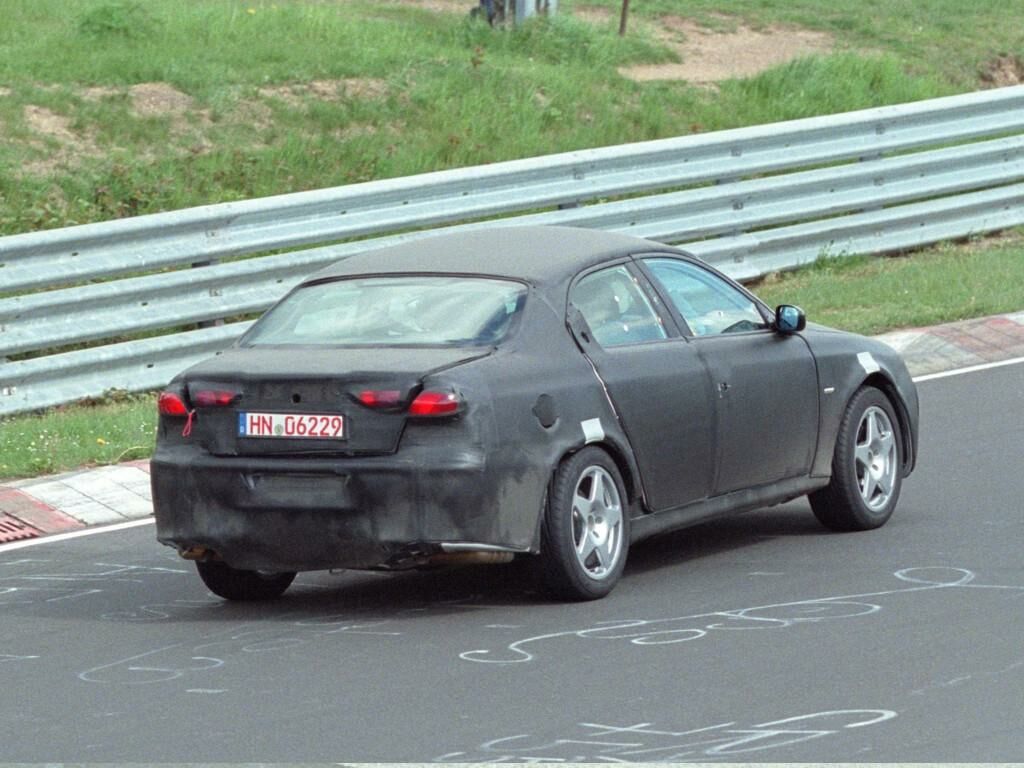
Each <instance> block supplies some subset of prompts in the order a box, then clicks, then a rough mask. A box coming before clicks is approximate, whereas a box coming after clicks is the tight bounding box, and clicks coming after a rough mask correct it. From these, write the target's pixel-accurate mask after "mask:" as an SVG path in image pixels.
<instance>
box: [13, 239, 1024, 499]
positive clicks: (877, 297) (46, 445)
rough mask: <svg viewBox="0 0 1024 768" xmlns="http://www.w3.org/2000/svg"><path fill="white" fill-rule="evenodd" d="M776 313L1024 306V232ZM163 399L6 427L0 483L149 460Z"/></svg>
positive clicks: (872, 269) (858, 320)
mask: <svg viewBox="0 0 1024 768" xmlns="http://www.w3.org/2000/svg"><path fill="white" fill-rule="evenodd" d="M752 287H753V289H754V291H755V293H757V294H758V295H759V296H760V297H761V298H762V299H764V300H765V301H766V302H768V303H769V304H770V305H772V306H774V305H776V304H781V303H791V304H797V305H799V306H801V307H803V308H804V310H805V311H806V312H807V315H808V317H809V318H810V319H811V320H812V321H814V322H818V323H823V324H825V325H831V326H833V327H836V328H842V329H844V330H849V331H854V332H857V333H865V334H877V333H881V332H883V331H887V330H892V329H895V328H906V327H914V326H926V325H932V324H936V323H944V322H951V321H954V320H963V319H967V318H971V317H981V316H985V315H990V314H997V313H1001V312H1011V311H1019V310H1021V309H1024V232H1020V231H1018V232H1014V233H1009V234H1004V235H1001V236H1000V237H999V238H989V239H985V240H979V241H975V242H972V243H968V244H966V245H944V246H940V247H937V248H932V249H929V250H926V251H919V252H915V253H912V254H908V255H906V256H899V257H869V256H865V257H852V258H832V259H822V260H820V261H818V262H816V263H815V264H813V265H811V266H809V267H805V268H804V269H800V270H795V271H793V272H786V273H783V274H776V275H771V276H769V277H767V278H765V279H763V280H761V281H759V282H758V283H756V284H754V285H753V286H752ZM155 431H156V398H155V396H154V395H152V394H144V395H133V396H129V397H127V398H121V399H120V400H119V401H114V402H104V403H101V404H98V405H70V406H64V407H61V408H56V409H53V410H50V411H48V412H46V413H45V414H43V415H24V416H16V417H11V418H8V419H4V420H0V480H3V479H10V478H15V477H29V476H34V475H40V474H48V473H53V472H60V471H65V470H70V469H74V468H76V467H80V466H88V465H97V464H111V463H116V462H118V461H126V460H128V459H137V458H144V457H146V456H149V455H150V454H151V453H152V451H153V445H154V435H155Z"/></svg>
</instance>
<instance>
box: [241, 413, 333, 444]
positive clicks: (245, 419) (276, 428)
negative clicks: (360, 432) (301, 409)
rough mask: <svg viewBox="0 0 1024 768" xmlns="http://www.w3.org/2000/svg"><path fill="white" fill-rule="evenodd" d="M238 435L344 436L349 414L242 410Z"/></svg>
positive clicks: (329, 437) (322, 437) (331, 438)
mask: <svg viewBox="0 0 1024 768" xmlns="http://www.w3.org/2000/svg"><path fill="white" fill-rule="evenodd" d="M238 436H239V437H290V438H296V437H301V438H307V439H309V438H312V439H326V440H343V439H344V438H345V418H344V417H343V416H340V415H338V414H336V413H335V414H317V413H252V412H241V413H239V414H238Z"/></svg>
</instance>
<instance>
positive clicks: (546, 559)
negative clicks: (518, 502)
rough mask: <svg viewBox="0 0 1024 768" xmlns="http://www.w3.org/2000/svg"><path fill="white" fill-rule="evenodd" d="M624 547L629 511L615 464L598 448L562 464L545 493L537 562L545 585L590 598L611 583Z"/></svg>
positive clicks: (559, 592)
mask: <svg viewBox="0 0 1024 768" xmlns="http://www.w3.org/2000/svg"><path fill="white" fill-rule="evenodd" d="M628 549H629V510H628V504H627V501H626V492H625V489H624V487H623V483H622V476H621V474H620V473H619V468H618V467H617V466H616V465H615V462H614V461H612V458H611V457H610V456H609V455H608V454H607V453H605V452H604V451H603V450H601V449H600V448H597V447H590V448H584V449H583V450H582V451H580V452H579V453H576V454H574V455H573V456H570V457H569V458H568V459H566V460H565V461H563V462H562V464H561V465H560V466H559V467H558V469H557V470H556V472H555V476H554V478H553V479H552V481H551V488H550V490H549V492H548V504H547V509H546V510H545V513H544V523H543V526H542V528H541V563H542V568H543V578H544V582H545V584H546V586H547V587H548V589H549V590H550V591H551V592H552V593H554V594H555V595H556V596H558V597H561V598H564V599H568V600H595V599H597V598H599V597H604V596H605V595H607V594H608V593H609V592H611V591H612V589H613V588H614V587H615V584H616V583H617V582H618V580H619V577H620V576H621V575H622V569H623V568H624V567H625V565H626V553H627V551H628Z"/></svg>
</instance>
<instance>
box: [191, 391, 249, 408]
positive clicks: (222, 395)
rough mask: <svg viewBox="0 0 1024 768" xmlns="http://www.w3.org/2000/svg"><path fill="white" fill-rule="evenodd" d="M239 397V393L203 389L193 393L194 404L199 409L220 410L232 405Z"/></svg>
mask: <svg viewBox="0 0 1024 768" xmlns="http://www.w3.org/2000/svg"><path fill="white" fill-rule="evenodd" d="M237 397H238V393H237V392H229V391H227V390H223V389H201V390H199V391H198V392H195V393H193V395H192V402H193V403H195V405H196V407H197V408H220V407H223V406H226V405H231V404H232V403H233V402H235V399H236V398H237Z"/></svg>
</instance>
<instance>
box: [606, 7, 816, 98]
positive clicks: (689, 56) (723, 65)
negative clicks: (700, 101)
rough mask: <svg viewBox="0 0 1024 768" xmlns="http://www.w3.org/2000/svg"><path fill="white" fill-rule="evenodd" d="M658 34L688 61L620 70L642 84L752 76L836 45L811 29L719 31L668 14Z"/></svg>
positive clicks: (662, 20) (694, 81) (780, 28)
mask: <svg viewBox="0 0 1024 768" xmlns="http://www.w3.org/2000/svg"><path fill="white" fill-rule="evenodd" d="M655 34H656V36H657V37H658V38H660V39H661V41H662V42H663V43H664V44H665V45H667V46H669V47H670V48H672V49H673V50H674V51H675V52H676V53H677V54H678V55H679V58H680V59H682V61H681V62H679V63H672V64H641V65H637V66H633V67H623V68H621V69H620V70H619V72H620V73H621V74H622V75H623V76H625V77H628V78H630V79H631V80H636V81H639V82H647V81H650V80H686V81H687V82H690V83H695V84H698V85H709V84H713V83H717V82H719V81H721V80H729V79H732V78H743V77H751V76H753V75H756V74H758V73H760V72H763V71H765V70H766V69H770V68H772V67H775V66H778V65H779V64H785V63H786V62H787V61H792V60H793V59H796V58H799V57H801V56H809V55H811V54H815V53H827V52H828V51H831V50H832V48H833V45H834V41H833V39H832V37H831V36H830V35H827V34H825V33H824V32H814V31H812V30H808V29H799V28H794V27H783V26H771V27H766V28H764V29H752V28H750V27H746V26H742V25H740V26H737V27H736V28H735V29H733V30H730V31H719V30H714V29H709V28H707V27H703V26H701V25H699V24H697V23H696V22H693V21H691V20H689V19H684V18H680V17H678V16H667V17H663V18H662V19H661V24H660V26H659V27H658V28H657V30H656V32H655Z"/></svg>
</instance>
